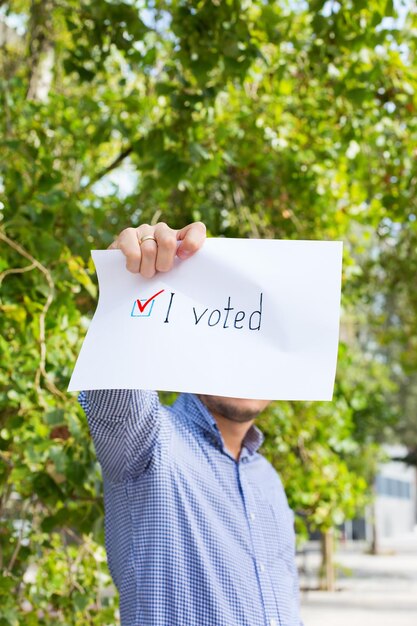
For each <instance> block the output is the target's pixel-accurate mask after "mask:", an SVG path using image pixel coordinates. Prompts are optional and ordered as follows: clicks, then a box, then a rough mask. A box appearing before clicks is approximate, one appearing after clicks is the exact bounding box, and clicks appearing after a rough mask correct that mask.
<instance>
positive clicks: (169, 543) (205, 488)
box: [80, 390, 300, 626]
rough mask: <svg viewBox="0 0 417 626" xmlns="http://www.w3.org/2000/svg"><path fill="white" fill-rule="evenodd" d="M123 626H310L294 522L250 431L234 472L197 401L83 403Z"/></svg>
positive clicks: (87, 395)
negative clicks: (303, 618) (303, 610)
mask: <svg viewBox="0 0 417 626" xmlns="http://www.w3.org/2000/svg"><path fill="white" fill-rule="evenodd" d="M80 403H81V405H82V407H83V408H84V410H85V412H86V414H87V418H88V421H89V425H90V430H91V434H92V437H93V439H94V444H95V447H96V451H97V455H98V459H99V461H100V464H101V467H102V472H103V478H104V498H105V511H106V549H107V556H108V562H109V567H110V571H111V574H112V577H113V580H114V582H115V584H116V586H117V589H118V591H119V593H120V614H121V622H122V625H123V626H300V617H299V599H298V578H297V571H296V567H295V560H294V529H293V514H292V512H291V510H290V509H289V507H288V503H287V499H286V496H285V493H284V489H283V487H282V484H281V481H280V479H279V477H278V475H277V473H276V471H275V470H274V469H273V467H272V466H271V465H270V463H268V461H267V460H266V459H265V458H264V457H263V456H261V455H260V454H259V453H258V452H257V450H258V448H259V446H260V445H261V443H262V440H263V436H262V434H261V432H260V431H259V430H258V429H257V428H256V427H255V426H251V428H250V429H249V431H248V432H247V434H246V437H245V439H244V441H243V447H242V452H241V454H240V457H239V460H238V461H236V460H235V459H234V458H233V457H232V455H231V454H230V453H229V452H228V450H227V449H226V448H225V446H224V442H223V439H222V436H221V434H220V431H219V429H218V427H217V424H216V422H215V420H214V418H213V416H212V415H211V414H210V412H209V411H208V409H207V408H206V407H205V405H204V404H203V403H202V402H201V401H200V400H199V399H198V398H197V397H196V396H194V395H189V394H182V395H180V396H179V398H178V400H177V401H176V403H175V404H174V405H173V406H172V407H165V406H162V405H161V404H160V402H159V399H158V395H157V393H156V392H150V391H139V390H101V391H85V392H81V394H80Z"/></svg>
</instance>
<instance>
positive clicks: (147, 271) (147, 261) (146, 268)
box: [136, 224, 158, 278]
mask: <svg viewBox="0 0 417 626" xmlns="http://www.w3.org/2000/svg"><path fill="white" fill-rule="evenodd" d="M154 231H155V227H154V226H149V224H142V226H139V228H137V229H136V236H137V239H138V241H139V242H140V240H141V239H142V238H143V237H146V236H148V235H151V236H152V237H155V235H154ZM157 250H158V246H157V244H156V242H155V241H153V239H147V240H146V241H144V242H143V243H140V251H141V253H142V259H141V262H140V270H139V271H140V273H141V275H142V276H143V277H144V278H152V276H155V272H156V253H157Z"/></svg>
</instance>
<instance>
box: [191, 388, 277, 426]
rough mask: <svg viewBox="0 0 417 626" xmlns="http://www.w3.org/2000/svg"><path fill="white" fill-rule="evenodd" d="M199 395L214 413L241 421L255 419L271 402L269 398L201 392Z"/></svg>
mask: <svg viewBox="0 0 417 626" xmlns="http://www.w3.org/2000/svg"><path fill="white" fill-rule="evenodd" d="M198 397H199V398H200V400H201V401H202V402H203V403H204V404H205V405H206V407H207V408H208V409H209V411H211V413H213V414H214V415H219V416H220V417H224V418H226V419H229V420H231V421H233V422H240V423H243V422H250V421H251V420H254V419H255V418H256V417H257V416H258V415H259V414H260V413H261V412H262V411H263V410H264V409H265V408H266V407H267V406H268V404H269V400H250V399H246V398H227V397H224V396H208V395H202V394H199V396H198Z"/></svg>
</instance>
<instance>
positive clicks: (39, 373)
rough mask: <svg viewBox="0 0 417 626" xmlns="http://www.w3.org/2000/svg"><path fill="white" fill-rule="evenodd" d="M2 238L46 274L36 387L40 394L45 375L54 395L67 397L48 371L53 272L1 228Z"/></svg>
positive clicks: (53, 289)
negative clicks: (48, 317) (47, 329)
mask: <svg viewBox="0 0 417 626" xmlns="http://www.w3.org/2000/svg"><path fill="white" fill-rule="evenodd" d="M0 239H1V240H2V241H4V242H5V243H7V245H8V246H10V248H12V249H13V250H15V251H16V252H17V253H18V254H20V255H21V256H23V257H24V258H25V259H27V260H28V261H30V262H31V264H32V265H33V267H34V268H36V269H38V270H39V271H40V272H41V273H42V274H43V275H44V276H45V279H46V282H47V283H48V287H49V293H48V296H47V298H46V301H45V304H44V306H43V309H42V311H41V313H40V315H39V352H40V358H39V367H38V369H37V371H36V374H35V387H36V390H37V392H38V395H39V396H40V379H41V376H43V378H44V380H45V385H46V387H47V388H48V389H49V391H50V392H51V393H53V394H54V395H56V396H58V397H60V398H62V399H64V398H65V396H64V394H63V393H62V392H61V391H60V390H59V389H58V388H57V387H56V386H55V384H54V383H53V382H52V380H50V378H49V375H48V373H47V372H46V338H45V318H46V314H47V312H48V309H49V307H50V306H51V304H52V301H53V299H54V291H55V284H54V281H53V279H52V275H51V272H50V271H49V270H48V269H47V268H46V267H45V266H44V265H42V263H40V262H39V261H38V260H37V259H35V257H33V256H32V255H31V254H30V253H29V252H27V250H25V249H24V248H23V247H22V246H21V245H20V244H19V243H17V242H16V241H13V239H10V237H8V236H7V235H6V234H5V233H4V232H3V231H1V230H0Z"/></svg>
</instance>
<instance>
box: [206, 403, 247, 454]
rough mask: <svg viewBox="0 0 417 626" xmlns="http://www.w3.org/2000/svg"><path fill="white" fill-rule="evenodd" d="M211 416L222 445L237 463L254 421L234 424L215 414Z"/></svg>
mask: <svg viewBox="0 0 417 626" xmlns="http://www.w3.org/2000/svg"><path fill="white" fill-rule="evenodd" d="M212 415H213V417H214V419H215V420H216V423H217V426H218V428H219V430H220V432H221V435H222V437H223V441H224V445H225V446H226V448H227V449H228V451H229V452H230V454H231V455H232V456H233V458H234V459H235V460H236V461H237V460H238V459H239V455H240V451H241V449H242V443H243V440H244V438H245V435H246V433H247V432H248V430H249V429H250V427H251V426H252V424H253V423H254V421H255V420H250V421H249V422H234V421H233V420H230V419H227V418H226V417H222V416H221V415H218V414H217V413H212Z"/></svg>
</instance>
